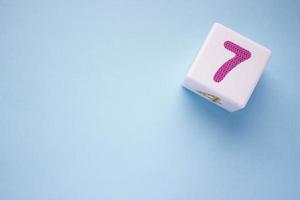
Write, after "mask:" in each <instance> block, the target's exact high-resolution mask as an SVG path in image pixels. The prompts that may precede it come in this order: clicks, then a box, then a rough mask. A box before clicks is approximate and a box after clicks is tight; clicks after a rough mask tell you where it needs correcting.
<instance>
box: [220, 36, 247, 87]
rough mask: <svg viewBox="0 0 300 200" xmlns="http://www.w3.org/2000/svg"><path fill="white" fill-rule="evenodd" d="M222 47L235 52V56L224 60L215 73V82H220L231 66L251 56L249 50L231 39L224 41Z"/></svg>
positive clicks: (233, 66)
mask: <svg viewBox="0 0 300 200" xmlns="http://www.w3.org/2000/svg"><path fill="white" fill-rule="evenodd" d="M224 47H225V48H226V49H228V50H229V51H231V52H233V53H235V56H234V57H233V58H231V59H230V60H228V61H226V62H225V63H224V64H223V65H222V66H221V67H220V68H219V69H218V71H217V72H216V73H215V75H214V81H216V82H221V81H222V80H223V79H224V78H225V76H226V75H227V74H228V73H229V72H230V71H231V70H232V69H233V68H235V67H236V66H237V65H238V64H240V63H241V62H244V61H245V60H248V59H249V58H250V57H251V52H250V51H248V50H247V49H244V48H243V47H241V46H239V45H237V44H235V43H233V42H231V41H226V42H224Z"/></svg>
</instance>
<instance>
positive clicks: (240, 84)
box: [186, 23, 271, 110]
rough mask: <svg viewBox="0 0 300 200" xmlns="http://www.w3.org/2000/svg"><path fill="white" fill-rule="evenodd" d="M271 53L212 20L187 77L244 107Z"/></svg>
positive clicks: (206, 89)
mask: <svg viewBox="0 0 300 200" xmlns="http://www.w3.org/2000/svg"><path fill="white" fill-rule="evenodd" d="M270 55H271V51H270V50H269V49H267V48H265V47H263V46H261V45H259V44H257V43H255V42H254V41H252V40H250V39H248V38H246V37H244V36H242V35H240V34H239V33H236V32H234V31H232V30H230V29H229V28H227V27H225V26H223V25H221V24H218V23H215V24H214V25H213V27H212V29H211V31H210V33H209V35H208V37H207V39H206V41H205V42H204V45H203V47H202V48H201V50H200V51H199V53H198V55H197V57H196V59H195V61H194V63H193V65H192V67H191V69H190V70H189V72H188V75H187V77H186V79H189V80H190V81H193V82H194V85H195V87H196V88H205V91H209V92H211V94H214V95H216V96H218V97H220V98H221V99H226V100H227V101H229V102H230V103H229V104H235V105H236V106H237V107H239V108H243V107H244V106H245V105H246V104H247V102H248V100H249V98H250V96H251V94H252V92H253V90H254V88H255V86H256V84H257V82H258V80H259V78H260V76H261V74H262V72H263V70H264V68H265V65H266V63H267V61H268V59H269V57H270ZM195 83H196V84H195ZM200 92H201V91H200ZM225 104H226V103H225ZM222 107H225V109H226V106H222ZM229 110H232V109H229Z"/></svg>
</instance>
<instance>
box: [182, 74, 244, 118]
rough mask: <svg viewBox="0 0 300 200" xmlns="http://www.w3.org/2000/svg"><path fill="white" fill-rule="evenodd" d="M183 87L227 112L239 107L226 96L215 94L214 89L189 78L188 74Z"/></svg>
mask: <svg viewBox="0 0 300 200" xmlns="http://www.w3.org/2000/svg"><path fill="white" fill-rule="evenodd" d="M183 87H185V88H187V89H188V90H190V91H192V92H194V93H195V94H198V95H200V96H202V97H204V98H205V99H207V100H208V101H210V102H212V103H214V104H216V105H218V106H220V107H222V108H223V109H225V110H227V111H229V112H234V111H237V110H239V109H241V107H240V106H239V105H237V104H235V103H234V102H231V101H230V100H229V99H227V98H226V97H224V96H221V95H220V94H217V93H216V92H215V91H213V90H211V89H209V88H207V87H205V85H201V84H200V83H199V82H197V81H195V80H193V79H191V78H190V77H188V76H187V77H186V78H185V80H184V82H183Z"/></svg>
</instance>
